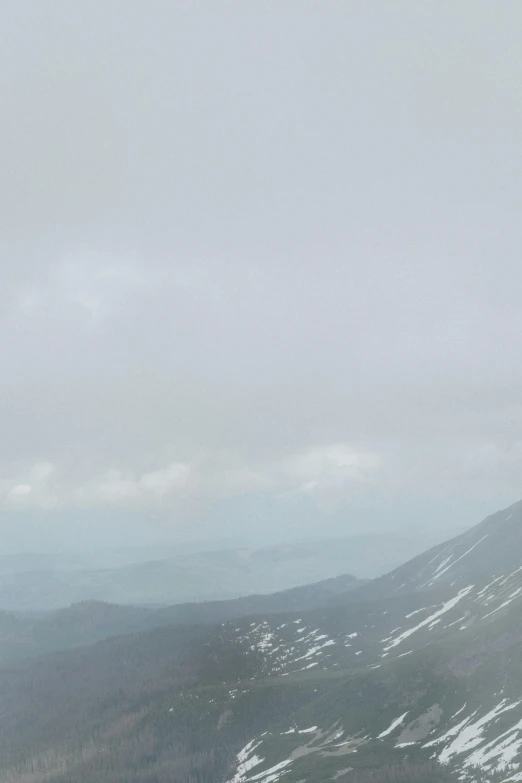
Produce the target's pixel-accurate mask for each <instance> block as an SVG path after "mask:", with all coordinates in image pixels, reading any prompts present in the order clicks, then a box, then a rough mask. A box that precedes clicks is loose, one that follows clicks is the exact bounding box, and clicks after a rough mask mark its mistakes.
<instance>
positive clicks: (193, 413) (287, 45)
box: [0, 0, 522, 551]
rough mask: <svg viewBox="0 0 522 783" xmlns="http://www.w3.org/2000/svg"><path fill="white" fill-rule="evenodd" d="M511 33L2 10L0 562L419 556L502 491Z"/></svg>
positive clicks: (510, 14) (514, 163)
mask: <svg viewBox="0 0 522 783" xmlns="http://www.w3.org/2000/svg"><path fill="white" fill-rule="evenodd" d="M521 23H522V6H521V5H520V4H518V3H515V2H505V3H502V4H495V5H494V6H493V5H491V4H488V3H484V2H476V0H474V1H473V2H471V0H463V2H460V3H458V4H455V3H450V2H439V3H436V4H428V3H418V2H414V1H413V0H405V2H403V3H400V4H391V3H388V2H382V0H381V1H380V2H379V1H377V2H374V3H371V4H370V3H366V2H362V1H355V2H351V3H338V2H332V3H327V4H324V3H317V2H307V1H306V0H305V2H299V3H298V2H293V1H292V0H289V1H288V2H285V3H281V4H273V3H267V2H256V1H255V0H254V2H250V3H244V2H239V0H237V1H233V0H226V1H225V2H223V3H218V4H210V3H205V2H197V1H196V2H191V3H189V4H185V3H176V2H166V0H158V2H155V3H154V4H152V5H151V6H149V7H145V5H144V4H143V3H142V2H138V0H129V2H126V3H125V4H124V5H122V4H121V3H118V2H113V0H108V2H107V0H105V1H104V2H103V3H102V2H101V1H100V0H94V1H93V2H90V3H87V4H80V3H79V2H70V1H69V2H65V1H63V0H53V2H51V3H46V4H45V6H42V5H41V4H39V3H37V2H28V3H24V4H23V6H22V5H16V4H13V3H7V4H6V6H5V8H4V13H3V32H4V45H3V47H2V54H1V57H2V68H1V69H0V72H1V76H0V96H1V97H2V103H3V106H4V113H5V116H6V118H7V121H6V122H4V123H3V125H2V128H1V129H0V141H1V143H0V155H1V158H2V171H3V188H2V194H1V199H2V210H1V212H2V232H1V234H0V237H1V239H0V243H1V249H2V262H1V264H0V275H1V277H0V281H1V284H2V285H1V293H0V318H1V330H0V355H1V357H2V376H3V380H2V392H1V394H2V400H1V403H2V404H1V406H0V427H1V431H2V439H1V441H0V525H1V526H2V539H1V541H2V542H3V543H2V544H0V547H1V546H3V551H30V550H32V549H38V548H40V549H41V548H42V547H44V546H49V549H50V550H51V551H52V550H56V548H59V547H60V546H63V547H65V548H68V549H71V548H72V547H73V546H74V545H77V546H78V547H80V548H81V547H82V546H84V547H90V546H92V547H104V546H114V542H118V541H121V543H122V545H126V544H127V542H129V544H130V545H133V542H136V544H137V545H140V546H141V545H144V544H145V543H147V542H150V543H151V544H154V543H155V542H158V541H163V540H180V541H181V540H188V539H189V538H190V537H193V538H194V539H197V540H200V539H204V538H208V539H213V540H214V539H221V538H224V539H227V540H228V539H234V537H235V538H236V539H237V540H242V539H243V540H252V539H254V538H256V539H257V540H259V541H261V542H267V543H270V542H272V541H276V540H290V539H292V538H295V539H296V540H302V539H307V538H310V537H313V536H316V537H321V536H324V537H328V536H329V537H332V536H338V535H342V536H345V535H352V534H359V533H363V532H366V531H369V532H371V531H376V532H377V531H401V530H403V529H405V528H410V527H411V528H412V529H416V531H417V534H418V535H419V536H421V535H423V531H426V530H428V531H430V534H433V536H435V537H436V536H437V534H438V531H440V532H442V531H451V530H454V531H455V532H460V531H461V530H462V529H464V528H466V527H469V526H471V525H473V524H476V523H478V522H480V521H481V519H482V518H483V517H485V516H486V515H487V514H488V513H491V512H493V511H495V510H497V509H498V508H501V507H505V506H508V505H509V504H511V503H513V502H515V501H517V500H519V499H520V497H522V489H521V488H520V473H521V468H522V403H521V395H520V392H521V388H522V365H521V363H520V358H519V357H520V342H521V339H522V311H521V308H520V302H519V288H520V285H521V284H522V264H521V263H520V259H519V254H520V245H521V238H522V237H521V234H522V225H521V223H520V220H519V217H518V212H519V202H520V195H521V193H520V191H521V178H520V171H519V169H520V163H519V160H520V155H519V148H520V139H521V138H522V127H521V126H522V102H521V101H520V83H521V79H522V59H521V58H520V41H519V30H520V25H521ZM75 542H76V543H75Z"/></svg>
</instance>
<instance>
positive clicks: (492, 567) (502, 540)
mask: <svg viewBox="0 0 522 783" xmlns="http://www.w3.org/2000/svg"><path fill="white" fill-rule="evenodd" d="M521 553H522V501H521V502H519V503H515V504H514V505H513V506H510V507H509V508H507V509H504V510H503V511H499V512H498V513H496V514H492V515H491V516H489V517H487V518H486V519H485V520H484V521H483V522H482V523H481V524H480V525H477V526H476V527H474V528H472V529H471V530H467V531H466V532H465V533H463V534H462V535H460V536H458V537H457V538H454V539H452V540H451V541H447V542H446V543H443V544H439V545H438V546H435V547H433V548H432V549H429V550H428V551H427V552H424V553H423V554H421V555H419V556H418V557H415V558H414V559H413V560H411V561H409V562H408V563H405V565H403V566H400V567H399V568H396V569H395V570H394V571H392V572H391V573H389V574H386V575H385V576H383V577H380V578H379V579H375V580H374V581H373V582H372V583H371V585H367V586H366V587H364V588H363V590H362V591H361V593H360V597H361V598H362V599H367V598H368V597H378V596H382V597H385V596H389V595H398V594H402V593H409V592H412V591H413V590H426V589H429V588H432V587H440V586H445V585H451V586H454V587H455V586H458V587H465V586H466V585H467V584H468V583H469V581H470V580H473V581H474V582H475V583H479V582H480V583H484V582H485V581H486V580H488V579H492V578H494V577H496V576H498V577H500V576H501V575H502V574H504V575H506V574H508V573H512V572H514V571H515V570H516V569H517V568H518V567H519V566H520V565H521V562H522V561H521ZM356 597H357V596H356Z"/></svg>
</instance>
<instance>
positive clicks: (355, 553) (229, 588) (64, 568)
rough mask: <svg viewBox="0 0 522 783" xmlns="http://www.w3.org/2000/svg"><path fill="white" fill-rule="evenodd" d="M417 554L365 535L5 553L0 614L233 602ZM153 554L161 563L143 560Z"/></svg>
mask: <svg viewBox="0 0 522 783" xmlns="http://www.w3.org/2000/svg"><path fill="white" fill-rule="evenodd" d="M418 551H419V542H418V540H416V539H413V538H402V537H400V536H396V537H394V536H391V535H386V536H385V535H367V536H353V537H348V538H340V539H332V540H324V541H311V542H306V543H295V544H280V545H277V546H269V547H268V546H267V547H260V548H251V547H250V548H246V547H243V548H238V549H226V550H212V551H195V552H186V551H182V552H181V553H177V554H176V552H175V550H169V549H165V551H164V557H163V558H161V559H160V557H159V553H158V552H156V550H154V549H152V548H150V549H144V550H135V551H132V550H121V551H120V552H116V551H114V552H109V553H103V552H101V553H94V554H92V555H83V556H82V555H71V556H67V555H52V554H50V555H42V554H26V555H3V556H0V609H4V610H9V611H29V610H30V611H49V610H53V609H58V608H61V607H64V606H68V605H69V604H73V603H78V602H81V601H90V600H97V601H106V602H109V603H119V604H128V605H141V606H147V605H149V606H150V605H157V606H168V605H171V604H177V603H186V602H193V601H208V600H214V599H230V598H237V597H240V596H244V595H248V594H251V593H261V594H263V593H273V592H277V591H281V590H286V589H289V588H292V587H297V586H301V585H305V584H309V583H311V582H317V581H321V580H324V579H329V578H333V577H336V576H340V575H341V574H346V573H354V574H356V576H358V577H360V578H369V577H375V576H378V575H380V574H382V573H384V572H385V571H386V570H388V569H389V568H391V567H393V566H395V565H397V564H398V563H400V562H401V559H402V558H403V557H410V556H413V555H414V554H417V552H418ZM151 553H155V554H156V556H157V557H158V559H156V560H148V561H145V562H143V561H141V562H140V558H143V557H144V556H148V557H150V556H151ZM135 560H137V562H136V561H135ZM115 563H120V564H119V565H114V564H115Z"/></svg>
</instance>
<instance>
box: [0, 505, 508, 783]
mask: <svg viewBox="0 0 522 783" xmlns="http://www.w3.org/2000/svg"><path fill="white" fill-rule="evenodd" d="M353 587H354V580H353V579H351V578H347V580H346V581H345V582H343V580H334V581H333V582H329V583H322V584H318V585H315V586H314V585H311V586H309V587H308V588H306V589H305V590H302V589H301V588H299V590H297V591H290V592H289V593H286V594H280V595H279V596H258V597H253V598H250V599H242V600H240V601H235V602H234V601H231V602H223V603H219V602H217V603H216V602H214V603H213V604H210V605H206V604H202V605H195V606H194V605H193V606H189V607H184V608H180V607H173V608H172V609H169V610H158V611H157V612H151V611H150V610H146V609H137V610H136V609H132V608H125V607H124V608H122V607H106V606H103V605H102V606H100V605H99V604H84V605H82V606H79V607H72V608H71V609H70V610H66V611H64V612H58V613H55V614H53V615H50V616H49V617H44V618H41V619H40V620H38V621H35V622H36V625H33V629H32V631H29V629H28V630H27V634H28V635H27V636H26V638H25V641H24V640H23V639H22V636H23V634H22V633H21V632H20V629H18V631H16V632H15V631H13V633H14V634H15V635H16V634H18V641H17V644H18V652H15V651H11V654H10V655H11V658H13V657H15V658H16V660H10V662H9V663H6V662H5V661H6V659H7V657H8V656H9V653H8V652H6V648H5V646H4V664H3V666H2V668H0V783H15V781H16V783H40V782H42V783H43V781H47V782H48V783H87V782H88V781H89V783H90V782H91V781H94V780H100V781H104V783H122V782H123V781H125V783H138V781H139V783H167V781H169V782H170V781H179V782H180V783H196V781H197V783H226V782H227V783H279V782H280V781H281V783H297V782H298V781H302V783H324V781H340V782H341V783H379V782H381V783H384V782H385V781H390V782H391V781H395V782H396V783H401V782H404V783H406V781H412V782H414V781H417V782H418V783H420V782H421V781H423V782H424V783H443V782H444V783H447V782H449V781H456V780H459V781H461V782H462V783H501V782H502V783H504V782H505V783H507V782H508V781H509V782H510V783H511V781H517V780H522V503H519V504H516V505H514V506H512V507H511V508H509V509H506V510H504V511H501V512H499V513H498V514H495V515H493V516H491V517H489V518H488V519H486V520H485V521H484V522H482V523H481V524H480V525H478V526H477V527H475V528H473V529H472V530H470V531H467V532H466V533H465V534H463V535H461V536H459V537H457V538H455V539H453V540H452V541H449V542H447V543H445V544H442V545H439V546H436V547H434V548H432V549H431V550H430V551H428V552H426V553H424V554H422V555H419V556H418V557H415V558H414V559H412V560H410V561H409V562H407V563H405V564H404V565H402V566H400V567H399V568H397V569H395V570H393V571H392V572H391V573H389V574H387V575H385V576H383V577H381V578H379V579H376V580H374V581H372V582H369V583H367V584H365V585H362V586H358V587H355V589H349V588H353ZM274 611H275V612H276V613H274ZM245 612H246V613H247V614H246V615H245V614H244V613H245ZM162 613H163V614H162ZM169 613H170V614H169ZM152 616H154V617H155V619H154V621H153V622H154V623H157V618H158V616H160V617H161V623H157V627H155V628H150V627H149V628H148V629H147V628H145V626H144V625H142V626H141V627H140V623H144V624H145V625H146V623H148V622H150V618H151V617H152ZM7 617H9V618H10V620H9V621H11V620H13V619H14V620H19V621H20V622H25V621H27V619H28V618H12V616H11V615H8V616H7ZM33 621H34V618H33ZM38 623H41V625H38ZM180 623H181V624H180ZM37 626H38V628H39V630H37V631H36V630H35V628H36V627H37ZM60 628H61V629H62V630H61V631H60ZM129 630H132V631H133V632H132V633H131V634H130V635H119V636H113V635H111V636H110V637H109V634H121V633H124V632H126V631H129ZM60 633H62V636H61V637H60ZM45 634H48V636H47V637H45ZM8 636H9V631H8V630H6V632H5V634H3V638H4V641H3V644H4V645H5V644H6V642H7V639H8ZM100 636H106V637H108V638H105V639H104V640H102V641H98V642H96V643H95V644H87V645H86V642H89V641H93V639H95V638H100ZM44 637H45V638H48V639H52V640H53V643H54V644H55V646H56V647H57V646H60V645H62V646H63V647H69V648H70V647H71V646H72V645H74V644H83V645H84V646H80V647H79V648H78V649H72V650H71V649H69V650H62V651H57V652H54V653H52V654H48V655H45V656H41V657H39V658H38V659H36V660H26V661H22V660H20V658H21V656H22V655H26V654H27V647H26V648H25V651H24V644H26V645H27V646H28V647H30V646H31V645H33V653H34V652H35V649H34V645H43V646H44V641H43V640H44ZM60 638H61V641H60ZM41 649H42V648H40V651H41ZM36 651H37V650H36Z"/></svg>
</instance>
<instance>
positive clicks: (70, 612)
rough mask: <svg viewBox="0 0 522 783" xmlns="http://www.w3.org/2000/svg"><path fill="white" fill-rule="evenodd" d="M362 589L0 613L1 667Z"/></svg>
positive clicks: (306, 605)
mask: <svg viewBox="0 0 522 783" xmlns="http://www.w3.org/2000/svg"><path fill="white" fill-rule="evenodd" d="M360 584H362V582H361V580H358V579H355V577H353V576H351V575H350V574H345V575H344V576H338V577H335V578H334V579H325V580H324V581H322V582H317V583H315V584H312V585H304V586H303V587H294V588H292V589H290V590H283V591H282V592H280V593H273V594H271V595H250V596H246V597H244V598H234V599H231V600H230V601H206V602H202V603H192V604H177V605H175V606H170V607H167V608H164V609H152V608H145V607H133V606H119V605H115V604H107V603H103V602H101V601H84V602H82V603H79V604H74V605H73V606H70V607H69V608H67V609H59V610H58V611H55V612H49V613H44V614H43V616H42V614H41V613H39V614H38V615H37V616H36V617H35V616H33V615H31V614H15V613H13V612H1V613H0V663H1V662H4V661H9V660H13V659H20V658H29V657H34V656H36V655H42V654H43V653H47V652H54V651H56V650H66V649H70V648H72V647H78V646H80V645H85V644H92V643H93V642H97V641H101V640H102V639H106V638H107V637H109V636H119V635H123V634H129V633H135V632H137V631H145V630H148V629H151V628H156V627H158V626H163V625H179V624H206V623H216V622H219V621H221V620H230V619H233V618H235V617H242V616H244V615H250V614H255V613H263V614H273V613H276V612H289V611H300V610H304V609H311V608H314V607H316V606H321V605H323V604H327V603H334V602H336V601H338V600H339V601H344V600H345V596H346V593H347V592H348V591H349V590H353V589H354V588H355V587H358V586H359V585H360Z"/></svg>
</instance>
